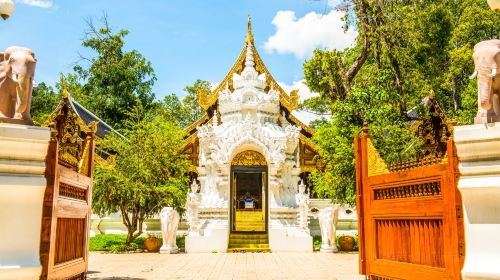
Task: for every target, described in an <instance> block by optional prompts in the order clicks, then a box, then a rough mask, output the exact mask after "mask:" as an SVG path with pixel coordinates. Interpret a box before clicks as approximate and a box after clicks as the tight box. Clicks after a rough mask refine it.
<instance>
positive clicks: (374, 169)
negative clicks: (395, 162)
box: [366, 137, 389, 177]
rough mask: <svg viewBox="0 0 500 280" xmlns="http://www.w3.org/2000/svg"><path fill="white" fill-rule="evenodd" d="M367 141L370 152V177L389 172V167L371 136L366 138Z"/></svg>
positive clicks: (368, 151) (368, 152)
mask: <svg viewBox="0 0 500 280" xmlns="http://www.w3.org/2000/svg"><path fill="white" fill-rule="evenodd" d="M366 142H367V146H368V147H367V148H368V149H367V154H368V177H372V176H376V175H382V174H388V173H389V169H387V164H385V161H384V160H383V159H382V158H381V157H380V154H379V153H378V151H377V149H376V148H375V146H374V145H373V142H372V139H370V137H368V138H366Z"/></svg>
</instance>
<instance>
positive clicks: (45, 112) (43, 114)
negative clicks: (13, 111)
mask: <svg viewBox="0 0 500 280" xmlns="http://www.w3.org/2000/svg"><path fill="white" fill-rule="evenodd" d="M60 99H61V96H60V94H56V93H55V92H54V89H53V88H52V87H51V86H48V85H47V84H45V83H44V82H42V83H39V84H38V85H37V86H36V87H33V97H32V99H31V117H32V119H33V121H35V122H36V123H39V124H41V123H43V122H45V121H46V120H47V119H48V118H49V116H50V114H51V113H52V112H53V111H54V110H55V109H56V106H57V104H59V101H60Z"/></svg>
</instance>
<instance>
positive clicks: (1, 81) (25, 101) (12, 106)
mask: <svg viewBox="0 0 500 280" xmlns="http://www.w3.org/2000/svg"><path fill="white" fill-rule="evenodd" d="M35 66H36V59H35V54H34V53H33V52H32V51H31V50H29V49H27V48H22V47H9V48H7V49H6V50H5V51H4V52H0V122H13V123H21V124H32V123H33V122H32V121H31V113H30V108H31V96H32V91H33V77H34V75H35Z"/></svg>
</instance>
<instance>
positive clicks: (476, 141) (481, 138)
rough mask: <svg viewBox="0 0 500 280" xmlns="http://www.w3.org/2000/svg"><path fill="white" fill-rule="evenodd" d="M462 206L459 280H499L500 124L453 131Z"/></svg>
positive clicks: (459, 128) (463, 127) (457, 128)
mask: <svg viewBox="0 0 500 280" xmlns="http://www.w3.org/2000/svg"><path fill="white" fill-rule="evenodd" d="M454 138H455V144H456V147H457V153H458V158H459V161H460V166H459V168H460V174H461V178H460V181H459V183H458V188H459V189H460V193H461V194H462V200H463V204H464V225H465V244H466V254H465V264H464V267H463V269H462V277H463V279H500V268H499V265H500V242H498V238H499V237H500V123H498V122H497V123H491V124H477V125H469V126H457V127H455V137H454Z"/></svg>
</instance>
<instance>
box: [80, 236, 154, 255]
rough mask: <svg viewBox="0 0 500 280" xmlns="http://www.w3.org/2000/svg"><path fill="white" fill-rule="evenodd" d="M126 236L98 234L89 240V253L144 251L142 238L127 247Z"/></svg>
mask: <svg viewBox="0 0 500 280" xmlns="http://www.w3.org/2000/svg"><path fill="white" fill-rule="evenodd" d="M126 239H127V235H126V234H100V235H96V236H93V237H91V238H90V244H89V247H90V251H107V252H124V251H133V250H137V249H144V239H145V238H144V237H139V238H136V239H135V240H134V241H133V242H132V243H130V245H129V246H127V245H126V244H125V241H126Z"/></svg>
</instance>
